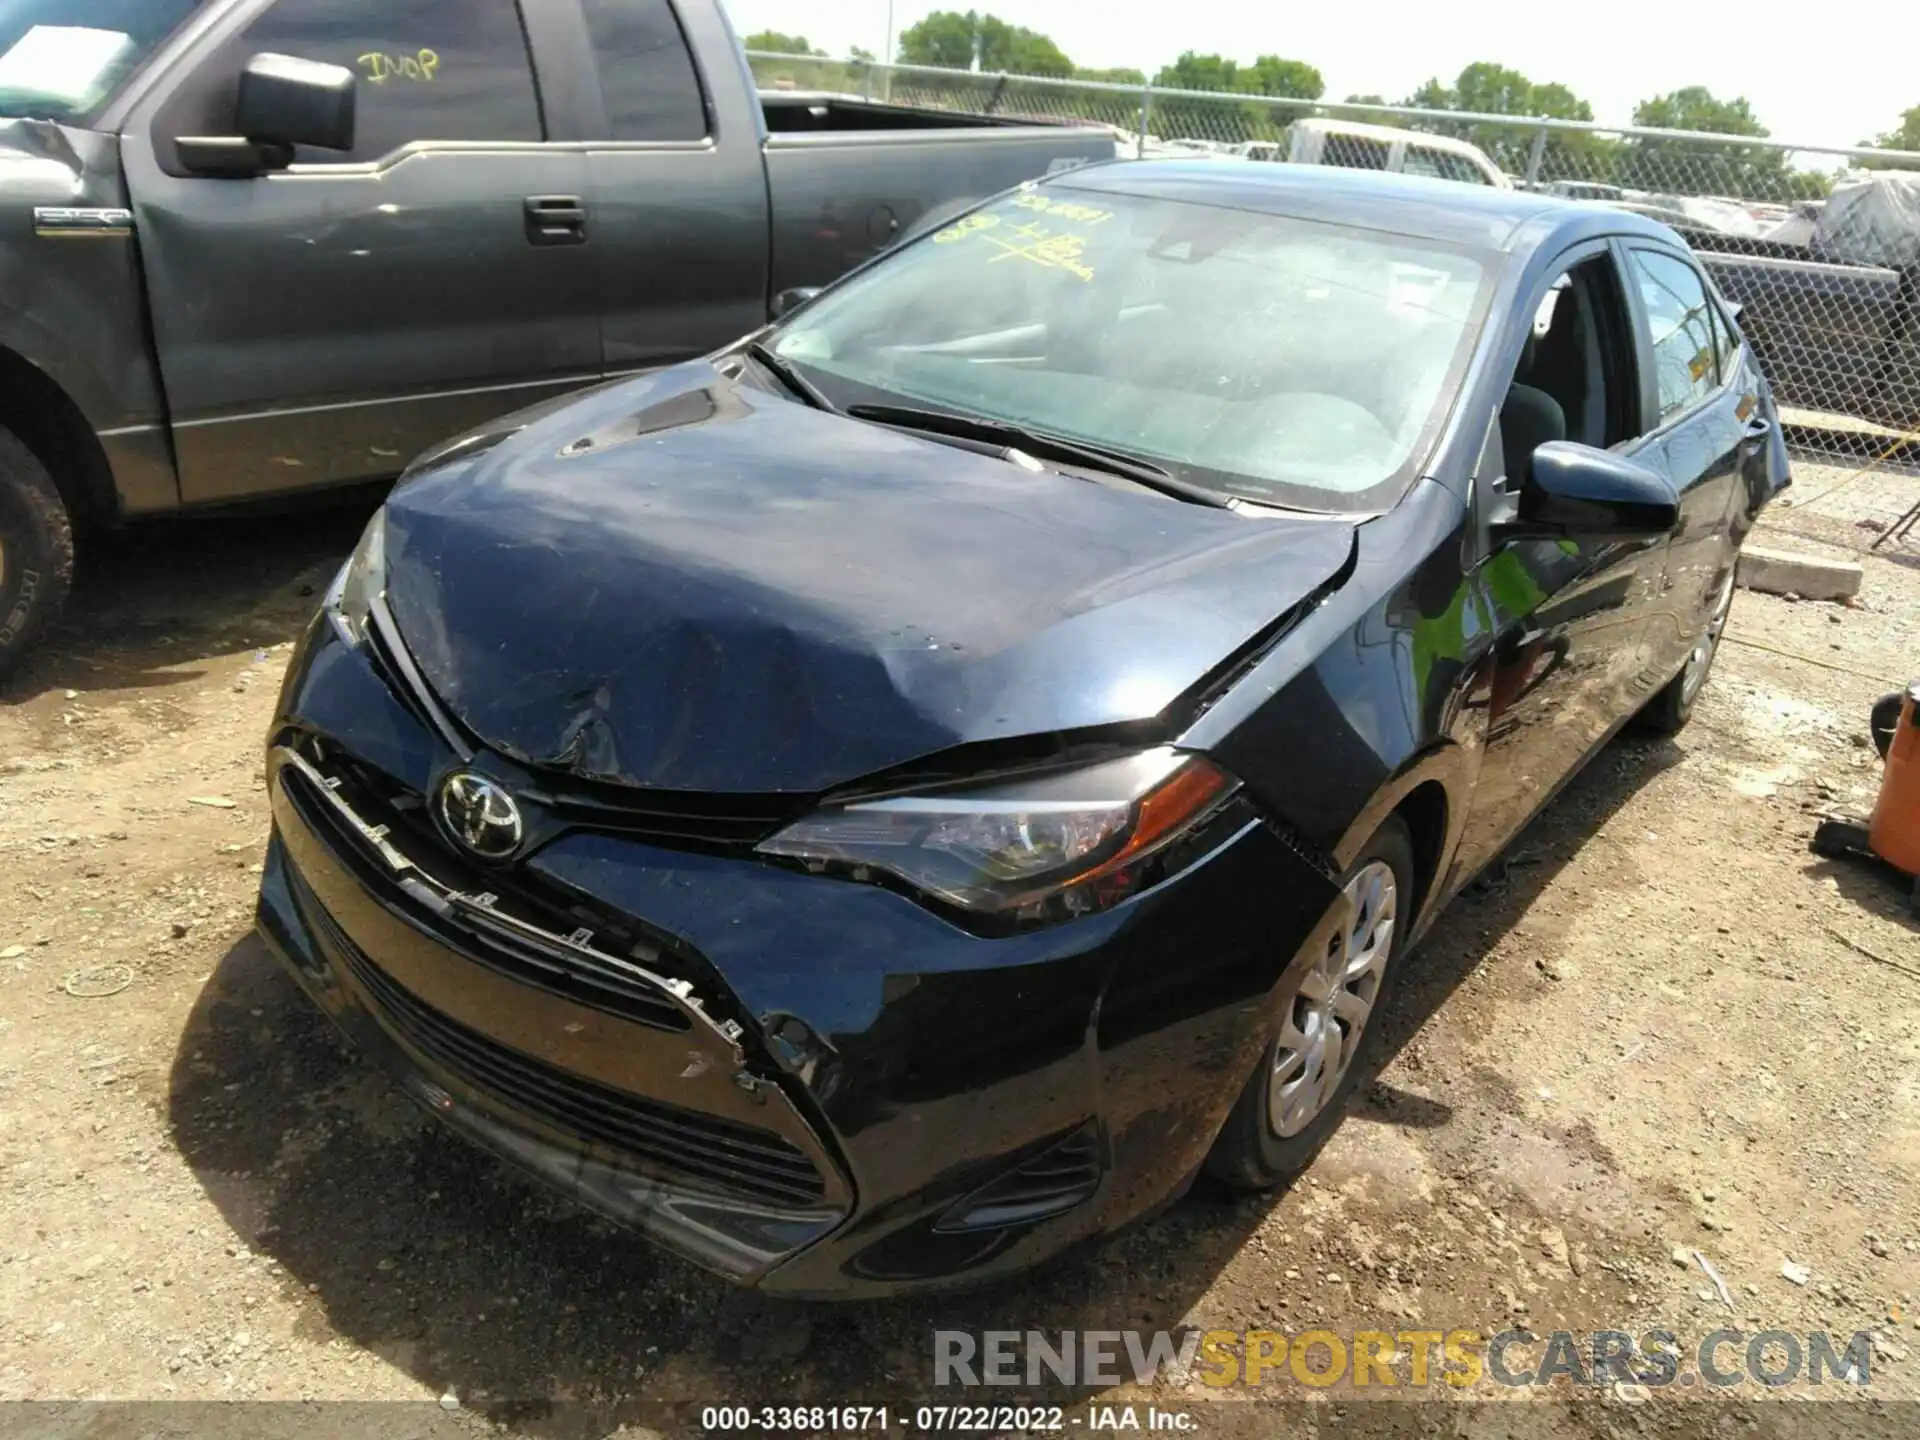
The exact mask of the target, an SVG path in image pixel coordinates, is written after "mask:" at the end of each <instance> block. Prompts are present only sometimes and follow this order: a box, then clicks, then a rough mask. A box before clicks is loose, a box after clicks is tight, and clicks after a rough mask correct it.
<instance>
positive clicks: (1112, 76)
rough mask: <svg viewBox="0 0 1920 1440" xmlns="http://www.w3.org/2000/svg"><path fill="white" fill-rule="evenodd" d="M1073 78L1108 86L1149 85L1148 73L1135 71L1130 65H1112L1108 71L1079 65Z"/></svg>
mask: <svg viewBox="0 0 1920 1440" xmlns="http://www.w3.org/2000/svg"><path fill="white" fill-rule="evenodd" d="M1073 78H1074V79H1076V80H1098V81H1101V82H1103V83H1105V84H1108V85H1144V84H1146V83H1147V72H1146V71H1144V70H1135V69H1134V68H1133V67H1132V66H1130V65H1112V66H1108V67H1107V68H1106V69H1099V68H1094V67H1089V66H1085V65H1078V66H1075V67H1074V71H1073Z"/></svg>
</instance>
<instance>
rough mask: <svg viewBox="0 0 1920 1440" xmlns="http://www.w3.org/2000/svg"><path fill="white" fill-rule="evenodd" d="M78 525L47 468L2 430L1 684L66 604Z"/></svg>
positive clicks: (0, 435) (0, 541)
mask: <svg viewBox="0 0 1920 1440" xmlns="http://www.w3.org/2000/svg"><path fill="white" fill-rule="evenodd" d="M72 582H73V522H72V520H71V519H70V518H69V517H68V515H67V507H66V505H65V504H64V503H62V501H61V499H60V492H59V490H58V489H57V488H55V486H54V483H53V477H52V476H51V475H49V474H48V473H47V467H46V466H45V465H42V464H41V463H40V457H39V456H37V455H35V454H34V453H33V452H32V451H31V450H29V449H28V448H27V447H26V446H25V445H23V444H22V443H21V442H20V440H19V438H18V437H17V436H14V435H12V434H10V433H9V432H8V431H5V430H0V680H4V679H6V677H7V676H8V675H9V674H10V673H12V671H13V669H14V668H15V667H16V666H17V665H18V664H19V663H20V661H21V659H22V658H23V657H24V656H25V655H26V653H27V652H28V651H29V650H30V649H32V648H33V645H34V642H35V641H36V640H38V639H39V637H40V636H41V635H42V634H43V633H44V632H45V630H46V628H47V626H48V625H50V624H52V622H53V620H54V617H55V616H57V615H58V614H59V613H60V607H61V606H62V605H64V604H65V603H66V599H67V587H68V586H69V585H71V584H72Z"/></svg>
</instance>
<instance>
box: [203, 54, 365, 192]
mask: <svg viewBox="0 0 1920 1440" xmlns="http://www.w3.org/2000/svg"><path fill="white" fill-rule="evenodd" d="M355 84H356V82H355V80H354V74H353V72H352V71H351V70H349V69H347V68H346V67H345V66H343V65H323V64H321V63H319V62H318V61H314V60H302V59H300V58H299V57H298V56H294V55H274V54H271V53H263V54H259V55H255V56H254V57H253V58H252V59H251V60H249V61H247V66H246V69H244V70H242V71H241V72H240V85H239V94H238V98H237V100H236V103H235V105H234V117H233V118H234V129H236V130H237V131H238V132H239V133H238V134H236V135H183V136H181V137H180V138H179V139H178V140H176V141H175V142H174V144H175V146H176V147H177V148H178V151H179V155H180V160H181V163H182V164H183V165H185V166H186V167H187V168H188V169H189V170H192V171H195V172H196V173H199V174H202V175H226V176H248V175H262V174H265V173H266V172H267V171H269V170H284V169H286V168H287V166H289V165H291V164H292V163H293V147H294V146H296V145H310V146H313V147H314V148H315V149H319V150H340V151H348V150H351V149H353V140H354V95H355Z"/></svg>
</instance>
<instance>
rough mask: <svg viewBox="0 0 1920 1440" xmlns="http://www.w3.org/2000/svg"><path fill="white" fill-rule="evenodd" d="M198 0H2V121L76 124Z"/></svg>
mask: <svg viewBox="0 0 1920 1440" xmlns="http://www.w3.org/2000/svg"><path fill="white" fill-rule="evenodd" d="M199 6H200V0H0V118H5V119H11V120H19V119H33V120H77V119H80V118H82V117H84V116H85V115H87V114H88V113H89V112H90V111H92V110H93V108H94V107H95V106H97V105H98V104H100V102H101V101H103V100H105V99H106V98H107V96H108V95H110V94H112V93H113V91H114V89H115V88H116V87H117V86H118V85H119V84H120V82H121V81H122V80H124V79H126V77H127V76H128V75H130V74H132V73H133V69H134V67H135V66H136V65H138V64H139V63H140V62H141V61H142V60H145V59H146V58H147V55H148V54H149V53H150V52H151V51H152V50H153V48H154V47H155V46H156V45H158V44H159V43H160V42H161V41H162V40H164V39H166V38H167V36H168V35H170V34H172V33H173V31H174V29H175V28H176V27H177V26H178V25H179V24H180V22H181V21H182V20H184V19H186V18H187V16H188V15H190V14H192V13H193V11H195V10H196V9H198V8H199Z"/></svg>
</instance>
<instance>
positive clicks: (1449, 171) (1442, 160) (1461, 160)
mask: <svg viewBox="0 0 1920 1440" xmlns="http://www.w3.org/2000/svg"><path fill="white" fill-rule="evenodd" d="M1401 169H1403V170H1404V171H1405V172H1406V173H1407V174H1409V175H1431V176H1432V177H1433V178H1434V179H1436V180H1456V181H1458V182H1460V183H1461V184H1463V185H1484V184H1486V183H1487V177H1486V176H1485V175H1483V174H1481V173H1480V167H1479V166H1477V165H1475V164H1474V163H1473V162H1472V161H1470V160H1468V159H1467V158H1466V157H1465V156H1463V155H1454V154H1451V153H1450V152H1448V151H1445V150H1431V149H1429V148H1427V147H1426V146H1425V145H1409V146H1408V147H1407V158H1406V159H1405V160H1404V161H1402V162H1401Z"/></svg>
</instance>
